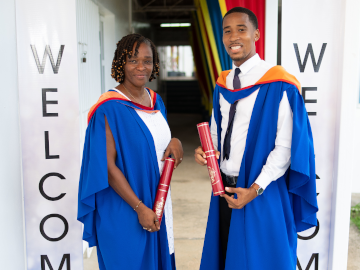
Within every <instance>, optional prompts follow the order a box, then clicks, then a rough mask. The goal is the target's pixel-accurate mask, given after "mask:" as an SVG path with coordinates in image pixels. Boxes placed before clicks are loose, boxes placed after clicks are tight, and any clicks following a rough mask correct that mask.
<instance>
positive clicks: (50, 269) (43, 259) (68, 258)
mask: <svg viewBox="0 0 360 270" xmlns="http://www.w3.org/2000/svg"><path fill="white" fill-rule="evenodd" d="M65 261H66V269H63V266H64V264H65ZM45 262H46V264H47V266H48V268H49V270H54V268H53V267H52V265H51V263H50V261H49V258H48V256H47V255H41V270H46V268H45ZM58 270H70V254H64V256H63V257H62V260H61V262H60V266H59V268H58Z"/></svg>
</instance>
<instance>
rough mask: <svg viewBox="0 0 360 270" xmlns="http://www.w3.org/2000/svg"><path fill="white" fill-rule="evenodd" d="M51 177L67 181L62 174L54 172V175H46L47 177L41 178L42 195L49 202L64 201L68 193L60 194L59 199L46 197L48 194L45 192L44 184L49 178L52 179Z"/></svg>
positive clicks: (40, 188)
mask: <svg viewBox="0 0 360 270" xmlns="http://www.w3.org/2000/svg"><path fill="white" fill-rule="evenodd" d="M50 176H56V177H59V178H60V179H61V180H64V179H65V177H64V176H63V175H62V174H60V173H55V172H52V173H48V174H45V175H44V176H43V177H42V178H41V180H40V183H39V191H40V193H41V195H42V196H43V197H44V198H45V199H47V200H49V201H58V200H60V199H62V198H63V197H64V196H65V195H66V193H61V194H60V195H59V196H57V197H50V196H48V195H46V193H45V192H44V187H43V185H44V182H45V180H46V179H47V178H48V177H50Z"/></svg>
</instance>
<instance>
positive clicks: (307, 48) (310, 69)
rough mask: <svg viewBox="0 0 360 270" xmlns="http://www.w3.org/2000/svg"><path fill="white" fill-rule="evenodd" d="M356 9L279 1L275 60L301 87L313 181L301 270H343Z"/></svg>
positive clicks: (345, 4) (329, 0)
mask: <svg viewBox="0 0 360 270" xmlns="http://www.w3.org/2000/svg"><path fill="white" fill-rule="evenodd" d="M357 2H358V1H357V0H346V1H339V0H317V1H313V0H302V1H293V0H283V1H282V36H281V39H282V44H281V45H282V46H281V49H282V52H281V55H282V57H281V61H282V65H283V66H284V67H285V69H286V70H287V71H289V72H290V73H292V74H293V75H295V76H296V77H297V79H298V80H299V81H300V83H301V87H302V89H301V93H302V95H303V98H304V100H305V106H306V109H307V111H308V113H309V120H310V123H311V127H312V132H313V137H314V147H315V163H316V174H317V175H318V179H317V181H316V186H317V192H318V194H319V195H318V205H319V212H318V214H317V218H318V221H319V227H317V229H316V230H314V229H310V230H308V231H305V232H301V233H299V235H300V238H298V249H297V256H298V260H299V263H300V265H301V268H302V269H319V270H328V269H332V270H340V269H341V270H343V269H346V264H347V249H348V237H349V215H350V199H351V176H352V165H351V163H352V155H353V152H352V151H353V139H352V136H353V132H352V129H353V125H354V123H353V119H352V117H353V113H354V111H355V108H356V103H357V98H356V95H354V94H356V91H358V82H359V64H358V55H359V53H360V48H359V45H358V44H359V34H360V31H359V26H360V24H359V18H358V17H356V16H358V15H357V14H356V11H357V10H359V3H357ZM305 60H307V61H305Z"/></svg>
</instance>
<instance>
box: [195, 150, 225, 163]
mask: <svg viewBox="0 0 360 270" xmlns="http://www.w3.org/2000/svg"><path fill="white" fill-rule="evenodd" d="M215 155H216V158H217V159H219V158H220V152H219V151H216V150H215ZM194 157H195V161H196V163H198V164H200V165H201V166H204V165H206V163H207V161H206V154H205V152H204V150H203V149H202V147H201V146H199V147H198V148H196V149H195V154H194Z"/></svg>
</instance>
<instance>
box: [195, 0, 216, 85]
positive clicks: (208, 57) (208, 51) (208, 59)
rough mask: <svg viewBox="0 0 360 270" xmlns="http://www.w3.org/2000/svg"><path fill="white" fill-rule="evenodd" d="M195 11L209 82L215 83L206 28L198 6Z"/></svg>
mask: <svg viewBox="0 0 360 270" xmlns="http://www.w3.org/2000/svg"><path fill="white" fill-rule="evenodd" d="M196 2H198V0H196ZM197 6H199V5H197ZM196 13H197V15H198V19H199V20H198V22H199V26H200V35H201V37H202V43H203V45H204V49H205V56H206V61H207V64H208V67H209V70H210V77H211V82H212V84H213V85H215V77H214V71H213V67H212V64H211V58H210V48H209V46H208V43H207V37H206V34H205V33H206V32H205V31H206V29H205V26H204V23H203V21H204V20H203V16H202V12H201V10H200V8H197V10H196Z"/></svg>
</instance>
